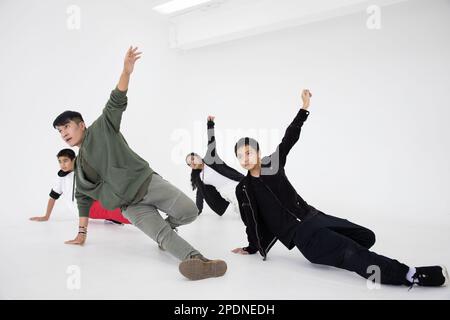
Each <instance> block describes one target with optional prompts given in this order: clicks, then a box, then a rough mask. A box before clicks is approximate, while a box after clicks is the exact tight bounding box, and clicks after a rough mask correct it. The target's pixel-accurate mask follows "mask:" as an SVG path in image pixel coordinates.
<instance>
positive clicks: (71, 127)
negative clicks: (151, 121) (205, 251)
mask: <svg viewBox="0 0 450 320" xmlns="http://www.w3.org/2000/svg"><path fill="white" fill-rule="evenodd" d="M141 54H142V53H141V52H138V51H137V48H133V47H130V48H129V49H128V51H127V53H126V56H125V59H124V66H123V71H122V74H121V76H120V79H119V83H118V84H117V87H116V88H115V89H114V90H113V91H112V92H111V96H110V99H109V101H108V102H107V104H106V106H105V108H104V109H103V112H102V114H101V116H100V117H99V118H98V119H97V120H95V121H94V122H93V123H92V125H91V126H90V127H89V128H87V127H86V125H85V123H84V120H83V117H82V116H81V114H80V113H78V112H75V111H65V112H63V113H62V114H60V115H59V116H58V117H57V118H56V119H55V121H54V122H53V127H54V128H56V129H57V130H58V131H59V133H60V134H61V137H62V138H63V140H64V141H65V142H66V143H67V144H69V145H70V146H71V147H79V153H78V157H77V159H76V163H75V181H76V192H75V197H76V199H77V205H78V211H79V216H80V224H79V231H78V234H77V236H76V237H75V239H73V240H70V241H66V243H67V244H75V245H83V244H84V243H85V241H86V237H87V227H88V220H89V208H90V207H91V205H92V203H93V201H94V200H98V201H100V203H101V204H102V205H103V206H104V207H105V208H106V209H108V210H114V209H116V208H121V209H122V213H123V215H124V216H125V217H126V218H127V219H128V220H130V222H131V223H132V224H133V225H135V226H136V227H138V228H139V229H140V230H141V231H143V232H144V233H145V234H146V235H148V236H149V237H150V238H152V239H153V240H155V241H156V242H157V243H158V245H159V247H160V248H161V249H163V250H166V251H167V252H169V253H170V254H172V255H173V256H175V257H176V258H178V259H179V260H181V263H180V265H179V270H180V272H181V273H182V274H183V275H184V276H185V277H187V278H188V279H191V280H200V279H205V278H211V277H220V276H222V275H224V274H225V272H226V269H227V265H226V263H225V261H222V260H209V259H206V258H205V257H203V255H201V254H200V252H198V251H197V250H196V249H194V248H193V247H192V246H191V245H190V244H189V243H188V242H186V241H185V240H184V239H182V238H181V237H180V236H179V235H178V234H177V233H176V232H175V231H174V229H175V228H176V227H178V226H181V225H185V224H188V223H190V222H192V221H194V220H195V219H196V217H197V216H198V210H197V207H196V205H195V204H194V202H193V201H192V200H191V199H190V198H189V197H187V196H186V195H185V194H183V193H182V192H181V191H180V190H179V189H177V188H176V187H175V186H173V185H172V184H170V183H169V182H168V181H166V180H164V179H163V178H162V177H161V176H160V175H159V174H157V173H156V172H154V171H153V170H152V169H151V168H150V166H149V165H148V163H147V162H146V161H145V160H143V159H142V158H141V157H139V156H138V155H137V154H136V153H135V152H134V151H133V150H131V148H130V147H129V146H128V144H127V142H126V140H125V139H124V137H123V136H122V134H121V133H120V124H121V120H122V114H123V112H124V111H125V110H126V108H127V95H126V94H127V90H128V84H129V81H130V75H131V73H132V72H133V69H134V65H135V62H136V61H137V60H138V59H140V58H141ZM158 210H161V211H163V212H165V213H166V214H167V215H168V217H167V219H163V218H162V217H161V215H160V214H159V212H158Z"/></svg>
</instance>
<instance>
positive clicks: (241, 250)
mask: <svg viewBox="0 0 450 320" xmlns="http://www.w3.org/2000/svg"><path fill="white" fill-rule="evenodd" d="M231 252H233V253H237V254H244V255H245V254H248V252H247V251H245V250H244V248H236V249H233V250H231Z"/></svg>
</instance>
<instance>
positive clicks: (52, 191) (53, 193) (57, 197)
mask: <svg viewBox="0 0 450 320" xmlns="http://www.w3.org/2000/svg"><path fill="white" fill-rule="evenodd" d="M49 195H50V198H53V199H55V200H58V199H59V197H60V196H61V194H59V193H58V192H55V191H54V190H53V189H52V190H51V191H50V194H49Z"/></svg>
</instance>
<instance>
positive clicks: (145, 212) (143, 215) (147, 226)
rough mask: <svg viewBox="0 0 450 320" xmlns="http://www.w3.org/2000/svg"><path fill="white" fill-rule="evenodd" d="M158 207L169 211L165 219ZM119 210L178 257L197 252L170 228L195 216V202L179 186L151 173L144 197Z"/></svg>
mask: <svg viewBox="0 0 450 320" xmlns="http://www.w3.org/2000/svg"><path fill="white" fill-rule="evenodd" d="M158 210H160V211H162V212H165V213H167V214H168V217H167V218H166V219H165V220H164V219H163V218H162V217H161V215H160V214H159V212H158ZM122 214H123V215H124V216H125V217H126V218H127V219H128V220H130V222H131V223H132V224H133V225H135V226H136V227H137V228H138V229H140V230H141V231H142V232H144V233H145V234H146V235H148V236H149V237H150V238H152V239H153V240H155V241H156V242H157V243H158V245H159V246H160V247H161V248H163V249H164V250H166V251H167V252H169V253H170V254H172V255H173V256H175V257H176V258H178V259H180V260H185V259H187V258H189V257H190V256H191V255H193V254H198V253H199V252H198V251H197V250H195V249H194V248H193V247H192V246H191V245H190V244H189V243H188V242H187V241H186V240H184V239H183V238H181V237H180V236H179V235H178V234H177V233H176V232H175V231H174V230H173V228H175V227H178V226H181V225H185V224H188V223H191V222H192V221H194V220H195V219H196V218H197V217H198V209H197V206H196V205H195V203H194V202H193V201H192V200H191V199H190V198H189V197H188V196H186V195H185V194H184V193H183V192H181V191H180V190H179V189H178V188H176V187H175V186H173V185H172V184H170V183H169V182H168V181H166V180H164V179H163V178H162V177H161V176H160V175H158V174H156V173H155V174H153V176H152V180H151V182H150V185H149V186H148V191H147V194H146V195H145V197H144V198H143V199H142V200H141V201H140V202H138V203H137V204H134V205H130V206H129V207H127V208H126V209H125V210H124V211H123V212H122Z"/></svg>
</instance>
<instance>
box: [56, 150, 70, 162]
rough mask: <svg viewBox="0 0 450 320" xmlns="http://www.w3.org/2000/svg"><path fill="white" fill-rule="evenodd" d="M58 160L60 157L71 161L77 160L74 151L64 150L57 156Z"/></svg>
mask: <svg viewBox="0 0 450 320" xmlns="http://www.w3.org/2000/svg"><path fill="white" fill-rule="evenodd" d="M56 157H57V158H59V157H67V158H69V159H70V160H73V159H75V151H73V150H72V149H62V150H60V151H59V152H58V154H57V155H56Z"/></svg>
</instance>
